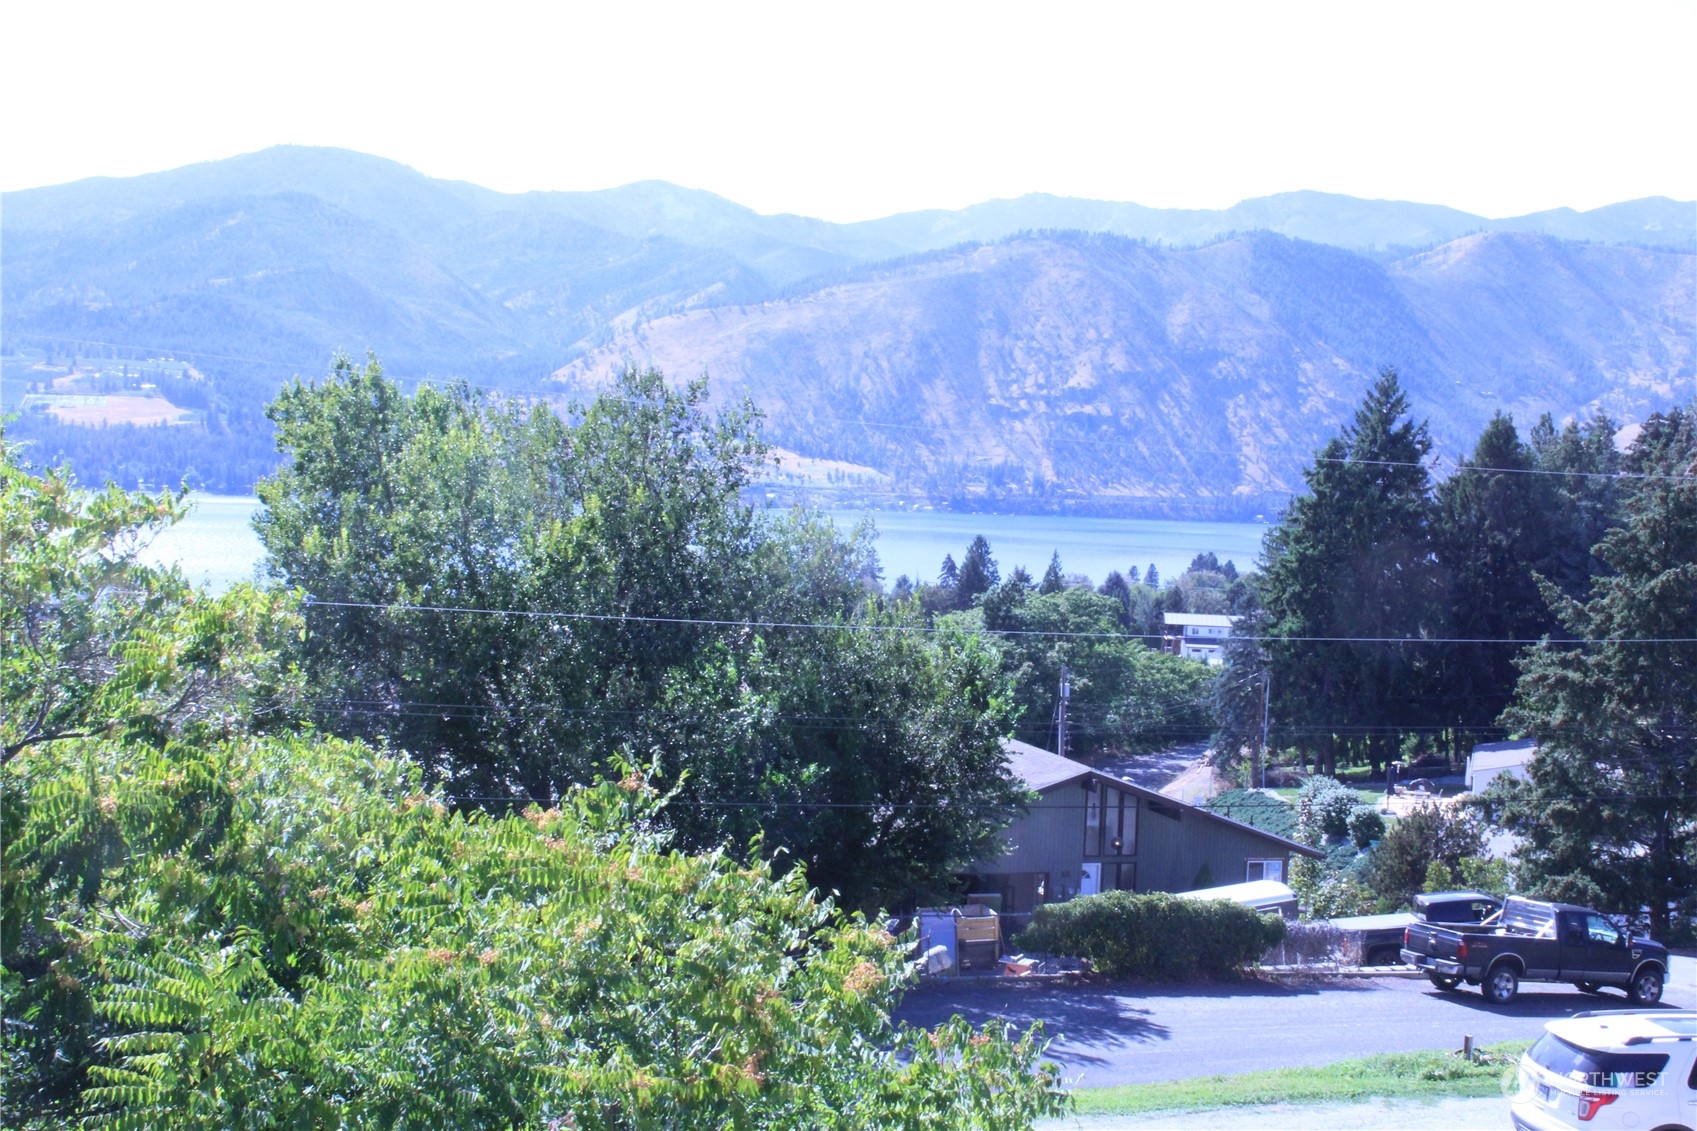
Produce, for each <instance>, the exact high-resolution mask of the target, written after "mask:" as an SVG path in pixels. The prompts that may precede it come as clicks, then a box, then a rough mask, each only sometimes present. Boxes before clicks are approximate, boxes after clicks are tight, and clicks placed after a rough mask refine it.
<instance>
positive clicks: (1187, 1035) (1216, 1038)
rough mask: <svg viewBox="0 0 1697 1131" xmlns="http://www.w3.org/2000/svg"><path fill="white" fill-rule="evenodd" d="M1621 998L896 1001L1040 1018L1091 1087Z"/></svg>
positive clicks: (1339, 985)
mask: <svg viewBox="0 0 1697 1131" xmlns="http://www.w3.org/2000/svg"><path fill="white" fill-rule="evenodd" d="M1662 1001H1663V1004H1664V1005H1666V1006H1672V1007H1678V1008H1682V1009H1697V962H1694V961H1693V959H1691V958H1689V957H1676V958H1675V959H1674V960H1673V970H1672V976H1671V977H1670V979H1669V981H1668V987H1667V991H1666V993H1665V995H1664V997H1663V999H1662ZM1627 1005H1628V1002H1627V1001H1626V999H1625V998H1624V997H1622V996H1621V995H1620V994H1619V993H1615V992H1605V993H1603V994H1600V995H1591V994H1583V993H1580V992H1579V991H1578V990H1576V989H1573V988H1572V987H1570V986H1566V985H1544V984H1542V983H1527V984H1526V985H1525V987H1524V988H1523V990H1522V992H1521V994H1520V997H1519V998H1518V999H1516V1000H1515V1001H1514V1002H1513V1003H1512V1004H1510V1005H1507V1006H1493V1005H1491V1004H1489V1003H1487V1002H1486V1001H1485V999H1484V998H1483V997H1481V996H1480V995H1479V993H1478V991H1477V990H1474V989H1471V988H1465V989H1463V990H1460V991H1457V992H1454V993H1442V992H1440V991H1439V990H1437V989H1435V988H1434V987H1433V986H1432V985H1431V983H1429V982H1427V981H1426V979H1424V978H1406V977H1387V978H1364V979H1323V978H1315V979H1309V980H1303V981H1280V982H1270V981H1260V980H1253V979H1252V980H1246V981H1243V982H1239V983H1220V984H1213V985H1180V986H1162V985H1146V984H1124V983H1121V984H1112V985H1106V984H1087V985H1062V984H1058V983H1038V982H1027V981H1021V980H1019V979H1013V978H1003V979H995V980H989V979H986V980H983V981H978V980H969V979H959V980H952V981H948V982H935V983H929V984H926V985H923V986H921V987H919V988H918V989H916V990H914V991H913V992H912V993H910V994H909V995H908V997H907V999H906V1000H905V1001H904V1002H903V1003H902V1006H901V1008H900V1009H899V1010H898V1012H897V1015H898V1017H900V1018H902V1019H904V1020H907V1021H910V1022H913V1023H915V1024H924V1025H931V1024H936V1023H937V1022H939V1021H942V1020H945V1019H947V1018H948V1017H949V1016H950V1015H952V1014H955V1013H959V1014H961V1015H963V1016H965V1017H967V1018H968V1019H970V1020H971V1021H973V1022H974V1023H975V1024H982V1023H984V1022H987V1021H993V1020H998V1019H1000V1020H1005V1021H1009V1022H1012V1023H1014V1024H1016V1025H1019V1026H1021V1027H1024V1026H1027V1025H1029V1024H1031V1023H1032V1022H1034V1021H1042V1022H1043V1023H1044V1026H1045V1029H1046V1030H1047V1032H1048V1035H1049V1037H1050V1038H1051V1040H1053V1041H1054V1045H1053V1046H1052V1048H1051V1050H1050V1055H1051V1057H1052V1058H1053V1059H1054V1060H1056V1061H1057V1062H1059V1063H1060V1064H1061V1065H1062V1066H1063V1067H1064V1068H1065V1069H1066V1071H1067V1076H1068V1078H1069V1079H1070V1080H1072V1082H1073V1083H1074V1085H1075V1086H1077V1087H1085V1088H1090V1087H1103V1086H1106V1085H1112V1084H1139V1083H1147V1082H1149V1081H1152V1080H1166V1079H1177V1078H1180V1077H1185V1076H1209V1075H1214V1074H1222V1073H1237V1072H1254V1071H1257V1070H1260V1069H1266V1068H1281V1067H1293V1066H1302V1065H1318V1064H1327V1063H1330V1062H1332V1061H1335V1060H1343V1059H1345V1058H1348V1057H1354V1056H1366V1055H1369V1054H1372V1053H1380V1052H1406V1051H1412V1050H1415V1049H1432V1048H1460V1047H1461V1040H1462V1036H1463V1034H1471V1035H1472V1036H1473V1038H1474V1040H1475V1041H1477V1042H1479V1043H1481V1044H1483V1043H1489V1042H1491V1041H1505V1040H1514V1039H1522V1040H1530V1039H1532V1038H1533V1037H1536V1036H1537V1035H1538V1033H1539V1032H1540V1031H1541V1030H1542V1028H1543V1023H1544V1022H1545V1021H1548V1020H1550V1019H1552V1018H1556V1017H1565V1016H1568V1015H1570V1014H1573V1013H1578V1012H1581V1011H1582V1010H1587V1009H1622V1008H1626V1007H1627Z"/></svg>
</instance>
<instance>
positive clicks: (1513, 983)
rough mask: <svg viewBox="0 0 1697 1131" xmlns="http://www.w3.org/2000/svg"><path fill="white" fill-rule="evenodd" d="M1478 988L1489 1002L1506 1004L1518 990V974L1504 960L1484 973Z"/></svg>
mask: <svg viewBox="0 0 1697 1131" xmlns="http://www.w3.org/2000/svg"><path fill="white" fill-rule="evenodd" d="M1479 990H1480V992H1481V993H1483V994H1484V995H1485V999H1486V1000H1487V1001H1489V1002H1491V1004H1493V1005H1507V1004H1508V1003H1509V1002H1511V1001H1513V1000H1514V995H1515V994H1517V993H1519V992H1520V975H1518V974H1516V973H1515V972H1514V967H1512V966H1510V965H1509V964H1508V963H1506V962H1505V963H1503V964H1502V965H1500V966H1497V967H1494V968H1493V969H1492V970H1491V972H1490V973H1489V974H1486V975H1485V980H1484V981H1483V982H1482V983H1480V985H1479Z"/></svg>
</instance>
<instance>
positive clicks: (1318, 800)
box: [1296, 774, 1361, 844]
mask: <svg viewBox="0 0 1697 1131" xmlns="http://www.w3.org/2000/svg"><path fill="white" fill-rule="evenodd" d="M1360 804H1361V795H1360V794H1358V793H1356V792H1355V791H1354V790H1353V789H1351V788H1349V787H1348V786H1347V785H1344V784H1343V783H1342V782H1340V781H1338V780H1337V779H1336V778H1328V777H1324V776H1322V775H1320V774H1315V775H1314V776H1312V777H1310V778H1306V779H1304V781H1303V783H1302V789H1301V790H1300V791H1298V793H1297V796H1296V821H1297V829H1298V833H1299V836H1298V839H1300V840H1303V841H1305V842H1307V843H1309V844H1319V843H1321V841H1323V840H1329V841H1339V840H1342V839H1343V838H1344V837H1346V836H1348V835H1349V815H1350V814H1351V813H1352V812H1354V810H1355V807H1356V806H1357V805H1360Z"/></svg>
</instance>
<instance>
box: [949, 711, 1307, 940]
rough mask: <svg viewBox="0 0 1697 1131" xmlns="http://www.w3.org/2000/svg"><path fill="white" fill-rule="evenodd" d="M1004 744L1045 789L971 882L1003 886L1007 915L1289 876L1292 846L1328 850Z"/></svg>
mask: <svg viewBox="0 0 1697 1131" xmlns="http://www.w3.org/2000/svg"><path fill="white" fill-rule="evenodd" d="M1003 745H1004V748H1005V749H1006V750H1007V755H1008V767H1009V769H1010V770H1011V771H1012V772H1013V775H1014V777H1016V778H1017V779H1019V780H1020V781H1022V782H1024V783H1025V785H1026V788H1028V789H1030V790H1032V791H1034V792H1035V793H1036V794H1037V795H1038V796H1037V800H1035V801H1033V802H1032V803H1031V806H1030V808H1029V809H1028V810H1027V811H1026V814H1025V816H1023V817H1021V818H1019V819H1018V820H1016V821H1014V823H1013V824H1012V825H1010V826H1008V830H1007V834H1006V836H1007V843H1008V850H1007V851H1006V852H1004V853H1003V854H1002V855H1000V856H998V857H995V858H994V859H989V860H980V861H977V862H976V863H975V864H973V866H972V868H971V879H970V881H969V882H970V884H971V887H972V890H973V891H975V892H994V893H999V894H1000V895H1001V897H1002V910H1003V911H1004V912H1005V913H1010V914H1015V915H1018V914H1025V913H1029V912H1030V911H1032V910H1033V909H1034V908H1035V907H1036V906H1037V905H1038V904H1039V903H1049V902H1053V901H1056V900H1062V899H1071V898H1072V897H1073V896H1075V895H1091V894H1094V893H1096V892H1100V891H1111V890H1114V889H1116V888H1117V889H1124V890H1127V891H1190V890H1192V889H1194V888H1199V887H1211V886H1214V885H1217V884H1232V883H1241V882H1243V881H1247V880H1284V879H1286V878H1287V877H1288V876H1289V875H1290V858H1291V855H1292V854H1293V853H1294V854H1300V855H1304V856H1310V857H1314V858H1319V857H1320V856H1321V855H1323V854H1322V853H1321V852H1319V851H1318V850H1317V849H1313V848H1309V847H1308V846H1307V845H1305V844H1299V843H1297V842H1296V841H1294V840H1287V839H1285V838H1284V837H1281V836H1275V835H1273V834H1272V833H1268V832H1263V831H1262V830H1260V829H1257V828H1254V827H1252V826H1250V825H1246V824H1243V823H1242V822H1240V821H1234V820H1231V819H1230V818H1228V817H1222V816H1220V815H1218V814H1216V813H1210V812H1208V811H1207V810H1205V809H1199V808H1197V807H1196V806H1194V805H1186V804H1184V803H1183V802H1180V801H1174V800H1173V799H1171V798H1170V797H1163V796H1162V795H1161V794H1159V793H1156V792H1155V791H1154V790H1149V789H1144V788H1143V787H1141V786H1136V785H1133V784H1131V783H1130V782H1128V781H1122V780H1121V779H1119V778H1116V777H1112V776H1110V775H1108V774H1104V773H1102V772H1100V771H1098V770H1093V769H1091V768H1090V767H1089V766H1086V765H1085V764H1084V763H1082V762H1074V761H1073V760H1072V759H1070V758H1063V757H1061V756H1060V755H1058V754H1053V753H1051V752H1049V751H1047V750H1044V749H1041V748H1040V747H1036V746H1032V745H1030V744H1029V743H1025V742H1019V741H1016V740H1014V739H1009V740H1008V741H1007V742H1005V743H1004V744H1003Z"/></svg>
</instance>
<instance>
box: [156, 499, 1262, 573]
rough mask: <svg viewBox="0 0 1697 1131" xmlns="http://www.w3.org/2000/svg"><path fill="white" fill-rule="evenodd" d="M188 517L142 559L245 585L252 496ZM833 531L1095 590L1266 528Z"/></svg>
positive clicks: (991, 518) (893, 558) (1022, 520)
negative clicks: (979, 541) (1080, 581)
mask: <svg viewBox="0 0 1697 1131" xmlns="http://www.w3.org/2000/svg"><path fill="white" fill-rule="evenodd" d="M190 501H191V502H192V503H193V510H192V511H191V513H190V514H189V517H188V518H186V519H184V520H183V522H181V523H179V524H178V525H177V526H175V527H173V528H172V529H170V530H167V531H165V532H164V533H162V534H160V535H159V537H158V538H156V539H155V540H154V542H153V544H152V545H151V546H149V547H148V549H147V551H146V552H145V553H144V554H143V558H144V560H147V561H151V562H171V561H174V562H177V563H179V564H181V565H182V567H183V570H184V572H185V573H187V574H188V576H189V577H190V579H191V580H194V581H197V582H200V583H202V584H205V585H209V586H211V587H212V588H214V589H224V588H227V587H228V586H230V585H232V584H233V583H235V582H237V581H247V580H251V579H252V578H253V576H254V570H255V569H256V568H257V566H258V565H259V560H260V557H261V552H260V548H259V539H258V538H257V537H255V536H254V533H253V527H252V525H251V519H252V517H253V513H254V511H255V510H257V509H258V507H259V500H258V499H256V498H254V497H252V496H251V495H236V496H232V495H195V496H192V497H191V500H190ZM828 513H829V514H830V515H831V518H832V520H833V521H834V522H835V523H836V524H837V525H838V526H840V527H842V528H844V529H845V530H846V529H849V528H852V527H853V526H854V524H855V523H856V522H858V521H860V519H861V518H862V517H863V516H864V517H869V518H871V519H872V521H873V523H874V524H875V525H876V526H877V528H878V543H877V544H878V557H879V560H880V562H881V563H882V564H883V567H884V580H885V581H886V582H892V581H894V580H895V579H896V578H897V577H898V576H899V575H901V574H904V573H905V574H907V575H908V576H909V577H910V578H914V579H916V580H935V579H936V577H937V571H938V569H939V568H940V567H941V566H942V563H943V556H944V555H945V554H953V555H954V558H955V561H957V562H958V561H960V559H961V556H962V555H963V554H964V553H965V552H966V547H967V543H969V542H971V541H972V538H973V535H975V534H982V535H984V537H986V538H988V539H989V540H990V552H991V554H992V555H993V556H994V557H995V559H996V561H997V563H998V564H999V565H1000V566H1001V570H1002V573H1003V574H1004V575H1006V574H1008V573H1010V572H1012V570H1013V568H1014V567H1015V566H1019V565H1023V566H1024V567H1025V568H1026V570H1027V571H1028V572H1029V573H1030V574H1031V575H1032V576H1033V577H1040V576H1042V573H1043V570H1044V569H1045V568H1046V567H1047V566H1048V564H1049V555H1050V554H1051V553H1053V552H1055V551H1057V550H1058V551H1060V555H1061V565H1062V567H1063V568H1065V570H1066V571H1067V572H1068V573H1083V574H1086V575H1088V576H1089V577H1090V578H1091V579H1092V580H1093V581H1095V582H1096V583H1097V584H1100V583H1101V582H1102V579H1103V578H1105V577H1107V576H1108V572H1109V571H1110V570H1116V569H1117V570H1121V571H1124V570H1125V569H1126V568H1127V567H1129V566H1136V567H1137V568H1138V570H1139V571H1146V570H1147V569H1148V568H1149V566H1150V565H1151V564H1153V565H1154V566H1155V568H1157V569H1159V570H1160V571H1161V576H1163V577H1167V578H1172V577H1176V576H1178V575H1179V574H1180V573H1182V572H1183V570H1184V567H1185V566H1187V565H1189V564H1190V559H1191V558H1193V557H1195V556H1196V555H1197V554H1198V553H1201V552H1202V551H1204V550H1212V551H1213V552H1214V553H1215V554H1217V555H1218V556H1219V558H1220V560H1221V561H1222V562H1223V561H1225V560H1226V559H1228V558H1230V559H1232V560H1233V561H1235V562H1236V563H1237V566H1238V568H1239V569H1240V570H1247V569H1249V568H1250V567H1251V566H1253V565H1254V563H1255V560H1256V558H1257V557H1258V556H1259V554H1260V552H1261V535H1262V534H1263V533H1264V532H1265V531H1266V529H1267V527H1266V526H1265V525H1264V524H1262V523H1258V522H1187V521H1182V520H1175V519H1136V518H1079V517H1075V516H1071V515H1016V514H960V513H956V512H953V511H868V512H860V511H831V512H828Z"/></svg>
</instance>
